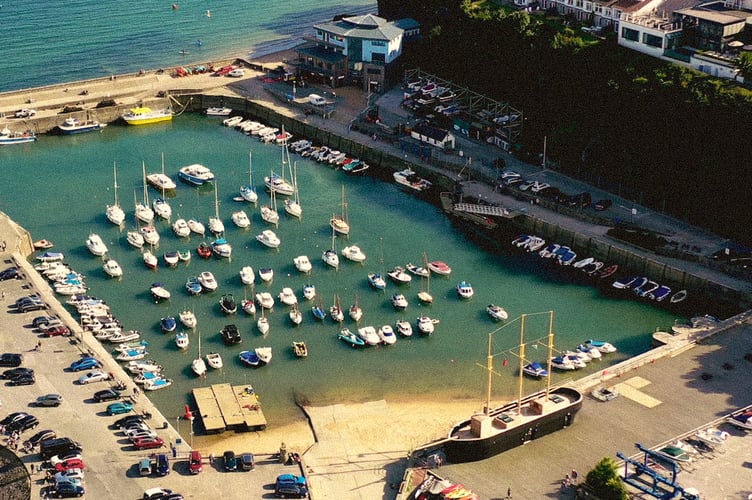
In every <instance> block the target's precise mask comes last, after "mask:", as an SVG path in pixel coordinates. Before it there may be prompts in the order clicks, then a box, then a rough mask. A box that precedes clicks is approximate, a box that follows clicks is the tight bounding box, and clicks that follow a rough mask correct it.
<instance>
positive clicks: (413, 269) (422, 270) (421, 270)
mask: <svg viewBox="0 0 752 500" xmlns="http://www.w3.org/2000/svg"><path fill="white" fill-rule="evenodd" d="M405 269H407V270H408V271H409V272H410V273H412V274H414V275H415V276H420V277H421V278H427V277H428V275H429V273H430V271H429V270H428V268H427V267H423V266H419V265H417V264H413V263H412V262H408V264H407V265H406V266H405Z"/></svg>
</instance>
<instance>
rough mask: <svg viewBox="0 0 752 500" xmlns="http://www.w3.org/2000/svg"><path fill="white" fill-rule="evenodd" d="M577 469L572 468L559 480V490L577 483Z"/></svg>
mask: <svg viewBox="0 0 752 500" xmlns="http://www.w3.org/2000/svg"><path fill="white" fill-rule="evenodd" d="M577 477H578V475H577V471H576V470H575V469H572V472H570V473H569V474H567V475H566V476H565V477H564V479H563V480H562V482H561V491H564V490H566V489H567V488H571V487H573V486H575V485H577Z"/></svg>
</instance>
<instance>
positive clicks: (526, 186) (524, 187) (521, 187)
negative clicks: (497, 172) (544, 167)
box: [517, 181, 538, 191]
mask: <svg viewBox="0 0 752 500" xmlns="http://www.w3.org/2000/svg"><path fill="white" fill-rule="evenodd" d="M537 182H538V181H525V182H522V183H520V184H519V185H518V186H517V188H518V189H519V190H520V191H527V190H528V189H530V188H531V187H533V185H534V184H535V183H537Z"/></svg>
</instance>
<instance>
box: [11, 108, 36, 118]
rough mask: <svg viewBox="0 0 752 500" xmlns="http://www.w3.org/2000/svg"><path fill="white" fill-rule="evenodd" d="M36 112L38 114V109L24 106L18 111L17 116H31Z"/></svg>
mask: <svg viewBox="0 0 752 500" xmlns="http://www.w3.org/2000/svg"><path fill="white" fill-rule="evenodd" d="M35 114H37V112H36V110H34V109H26V108H24V109H20V110H18V111H16V118H31V117H32V116H34V115H35Z"/></svg>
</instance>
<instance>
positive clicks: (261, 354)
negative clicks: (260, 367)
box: [253, 347, 272, 365]
mask: <svg viewBox="0 0 752 500" xmlns="http://www.w3.org/2000/svg"><path fill="white" fill-rule="evenodd" d="M253 352H255V353H256V356H258V358H259V361H260V362H261V364H264V365H266V364H269V363H270V362H271V360H272V348H271V347H257V348H256V349H254V350H253Z"/></svg>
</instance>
